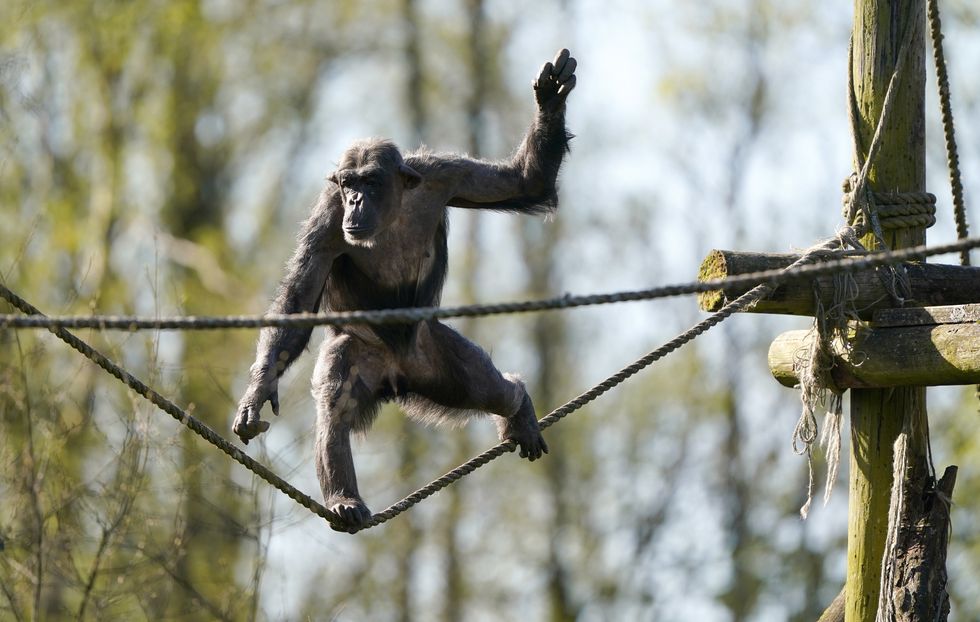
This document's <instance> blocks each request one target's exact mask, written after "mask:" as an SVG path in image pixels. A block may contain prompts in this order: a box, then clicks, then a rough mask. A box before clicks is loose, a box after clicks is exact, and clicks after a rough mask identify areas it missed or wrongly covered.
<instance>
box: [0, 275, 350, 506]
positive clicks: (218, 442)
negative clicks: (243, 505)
mask: <svg viewBox="0 0 980 622" xmlns="http://www.w3.org/2000/svg"><path fill="white" fill-rule="evenodd" d="M0 296H2V297H3V298H4V299H5V300H6V301H7V302H9V303H10V304H11V305H13V306H14V307H16V308H17V309H20V310H21V311H23V312H24V313H26V314H28V315H31V316H40V317H43V314H42V313H41V312H40V311H39V310H38V309H37V308H36V307H34V306H33V305H31V304H30V303H29V302H27V301H26V300H24V299H23V298H21V297H20V296H18V295H17V294H15V293H13V292H12V291H10V290H9V289H8V288H7V287H6V286H4V285H3V284H2V283H0ZM51 332H52V333H54V334H55V336H57V337H58V338H59V339H61V340H62V341H64V342H65V343H67V344H68V345H70V346H71V347H72V348H74V349H75V350H77V351H78V352H80V353H81V354H82V356H84V357H86V358H88V359H89V360H91V361H92V362H94V363H95V364H96V365H98V366H99V367H101V368H102V369H104V370H105V371H107V372H109V374H111V375H112V376H114V377H116V378H117V379H118V380H120V381H121V382H123V383H124V384H125V385H126V386H127V387H129V388H130V389H132V390H133V391H135V392H136V393H137V394H139V395H141V396H143V397H144V398H146V399H147V400H149V401H150V402H152V403H153V404H154V405H155V406H156V407H157V408H159V409H160V410H162V411H163V412H165V413H167V414H168V415H170V416H171V417H173V418H174V419H176V420H177V421H179V422H180V423H182V424H184V425H185V426H187V427H188V428H190V429H191V430H192V431H193V432H194V433H195V434H197V435H198V436H200V437H201V438H203V439H204V440H206V441H207V442H209V443H211V444H212V445H214V446H215V447H217V448H218V449H220V450H221V451H223V452H224V453H225V454H227V455H228V456H230V457H231V458H232V459H233V460H235V462H238V463H239V464H241V465H242V466H244V467H245V468H246V469H248V470H249V471H251V472H253V473H255V474H256V475H258V476H259V477H261V478H262V479H264V480H265V481H267V482H269V483H270V484H272V485H273V486H275V487H276V488H277V489H278V490H279V491H280V492H282V493H283V494H285V495H286V496H287V497H289V498H290V499H292V500H293V501H295V502H296V503H299V504H300V505H302V506H303V507H304V508H306V509H307V510H309V511H311V512H313V513H314V514H316V515H317V516H319V517H320V518H323V519H324V520H326V521H327V522H329V523H330V524H331V525H333V524H334V521H336V519H335V518H334V516H333V515H332V514H330V512H328V511H327V508H325V507H323V505H321V504H320V503H317V502H316V501H315V500H314V499H313V498H312V497H310V496H309V495H306V494H304V493H303V492H301V491H300V490H298V489H296V488H295V487H293V486H292V485H291V484H289V483H288V482H286V481H285V480H284V479H282V478H280V477H279V476H278V475H276V474H275V473H273V472H272V471H271V470H269V468H268V467H266V466H265V465H263V464H262V463H260V462H258V461H256V460H255V459H253V458H251V457H250V456H248V454H246V453H245V452H243V451H242V450H241V449H239V448H237V447H235V446H234V445H232V444H231V443H229V442H228V441H226V440H225V439H224V438H222V437H221V436H220V435H219V434H218V433H217V432H215V431H214V430H213V429H212V428H211V427H210V426H208V425H207V424H206V423H204V422H202V421H201V420H200V419H196V418H195V417H193V416H192V415H190V414H188V413H187V412H186V411H184V410H182V409H181V408H180V407H179V406H177V405H176V404H174V403H173V402H171V401H170V400H168V399H167V398H165V397H163V396H162V395H160V394H159V393H157V392H156V391H154V390H153V389H151V388H150V387H149V386H147V385H146V384H144V383H143V382H142V381H140V380H139V379H138V378H136V377H135V376H133V375H132V374H130V373H129V372H128V371H126V370H125V369H123V368H122V367H120V366H119V365H117V364H116V363H114V362H112V361H111V360H110V359H109V358H108V357H107V356H105V355H104V354H102V353H101V352H99V351H98V350H96V349H95V348H93V347H92V346H90V345H89V344H87V343H85V342H84V341H82V340H81V339H79V338H78V337H76V336H75V335H73V334H72V333H70V332H68V331H67V330H65V329H64V328H59V327H51Z"/></svg>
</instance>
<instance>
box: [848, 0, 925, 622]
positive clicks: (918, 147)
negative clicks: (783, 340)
mask: <svg viewBox="0 0 980 622" xmlns="http://www.w3.org/2000/svg"><path fill="white" fill-rule="evenodd" d="M854 9H855V10H854V30H853V52H854V53H853V59H852V67H851V69H852V71H853V76H854V93H855V99H856V110H855V113H856V117H857V126H858V127H857V133H858V136H857V139H858V143H857V144H858V145H860V146H861V149H863V150H865V153H864V156H866V155H867V153H866V150H867V148H868V146H869V145H870V144H871V138H872V136H873V135H874V131H875V126H876V125H877V122H878V117H879V116H880V114H881V110H882V107H883V105H884V99H885V92H886V90H887V88H888V82H889V79H890V78H891V75H892V72H893V70H894V67H895V64H896V63H897V62H898V57H899V52H900V50H901V48H902V43H903V41H904V39H905V38H906V37H907V36H909V33H910V32H911V33H912V36H913V37H914V39H913V41H912V42H911V43H910V46H911V47H910V48H909V50H908V57H907V58H906V61H905V66H904V71H903V75H902V76H901V79H900V80H899V82H898V83H897V84H896V88H897V92H896V93H895V105H894V109H893V111H892V115H891V118H890V121H889V122H888V124H887V125H886V126H885V127H884V128H883V136H882V139H883V141H882V144H881V149H880V151H879V153H878V156H877V158H876V160H875V162H874V163H873V164H874V165H873V167H872V168H871V171H870V176H869V181H870V185H871V188H872V189H873V190H875V191H878V192H921V191H924V189H925V188H924V187H925V118H924V99H925V64H924V47H925V46H924V41H925V38H924V36H923V33H924V31H925V11H924V2H923V0H855V5H854ZM910 25H912V26H913V27H912V28H910ZM885 241H886V243H888V244H889V245H890V246H891V247H892V248H902V247H906V246H911V245H915V244H923V243H925V230H924V229H898V230H895V231H889V232H888V233H887V234H886V240H885ZM864 242H865V243H866V245H867V246H868V247H869V248H870V247H871V246H872V245H873V244H874V240H873V239H870V238H868V239H865V240H864ZM906 417H910V418H914V421H912V425H913V427H915V428H916V429H919V430H927V429H928V427H927V424H926V422H925V417H926V411H925V389H924V388H918V387H899V388H896V389H892V390H881V389H857V390H854V391H853V392H852V393H851V460H850V496H849V519H848V542H847V557H848V567H847V586H846V603H845V620H846V621H847V622H874V620H875V616H876V613H877V610H878V592H879V587H880V580H881V560H882V554H883V552H884V542H885V535H886V531H887V528H888V505H889V500H890V493H891V487H892V459H893V444H894V442H895V439H896V438H897V437H898V435H899V433H900V432H901V430H902V425H903V422H904V420H905V418H906ZM909 453H910V458H911V461H912V463H913V464H916V463H919V462H921V461H924V458H925V456H924V447H923V446H922V443H914V444H913V446H910V447H909Z"/></svg>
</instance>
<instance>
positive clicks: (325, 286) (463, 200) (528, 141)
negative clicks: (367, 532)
mask: <svg viewBox="0 0 980 622" xmlns="http://www.w3.org/2000/svg"><path fill="white" fill-rule="evenodd" d="M575 66H576V62H575V59H574V58H572V57H571V56H570V55H569V53H568V50H561V51H560V52H559V53H558V55H557V56H556V57H555V60H554V61H553V62H549V63H545V64H544V66H543V67H542V68H541V72H540V74H539V75H538V77H537V79H536V80H535V81H534V84H533V88H534V96H535V100H536V101H537V113H536V115H535V117H534V121H533V122H532V123H531V127H530V129H529V130H528V131H527V134H526V135H525V137H524V141H523V143H522V144H521V146H520V147H519V148H518V150H517V152H516V153H515V154H514V156H513V157H512V158H511V159H510V160H509V161H505V162H489V161H483V160H475V159H471V158H468V157H466V156H462V155H455V154H438V155H436V154H433V153H430V152H428V151H425V150H420V151H417V152H414V153H410V154H407V156H406V157H405V158H404V159H403V158H402V156H401V154H400V153H399V151H398V148H397V147H396V146H395V145H394V144H392V143H391V142H389V141H387V140H379V139H369V140H361V141H358V142H355V143H354V144H353V145H351V146H350V148H349V149H347V151H346V152H344V154H343V156H342V157H341V160H340V165H339V166H338V167H337V170H336V171H335V172H334V173H333V174H331V175H330V176H329V177H328V182H329V183H327V185H326V187H325V188H324V189H323V191H322V192H321V193H320V195H319V197H318V199H317V201H316V203H315V204H314V205H313V209H312V214H311V215H310V217H309V218H308V219H307V220H306V222H305V223H304V224H303V226H302V229H301V231H300V233H299V237H298V243H297V248H296V250H295V252H294V254H293V256H292V258H291V259H290V260H289V262H288V264H287V265H286V275H285V277H284V278H283V280H282V282H281V284H280V286H279V290H278V293H277V295H276V298H275V300H274V302H273V303H272V306H271V307H270V309H269V313H299V312H304V311H309V312H316V311H318V310H319V309H321V308H324V309H329V310H331V311H349V310H355V309H389V308H400V307H427V306H435V305H438V304H439V298H440V294H441V292H442V286H443V282H444V281H445V278H446V267H447V261H448V253H447V248H446V234H447V225H448V221H447V216H448V210H447V209H446V207H447V206H453V207H465V208H476V209H490V210H496V211H502V212H519V213H523V214H546V213H549V212H552V211H554V210H555V209H556V208H557V190H556V179H557V176H558V169H559V168H560V166H561V163H562V158H563V157H564V155H565V153H566V152H567V151H568V142H569V139H570V138H571V135H570V134H568V133H567V132H566V130H565V100H566V98H567V97H568V94H569V93H570V92H571V91H572V89H573V88H574V87H575ZM311 333H312V329H310V328H275V327H273V328H265V329H263V330H262V331H261V333H260V335H259V340H258V347H257V354H256V359H255V363H254V364H253V365H252V366H251V370H250V382H249V385H248V388H247V389H246V391H245V395H244V396H243V397H242V400H241V402H240V404H239V406H238V412H237V416H236V418H235V423H234V431H235V434H237V435H238V437H239V438H240V439H241V440H242V441H243V442H244V443H246V444H247V443H248V441H249V440H250V439H252V438H254V437H256V436H258V435H259V434H260V433H262V432H265V431H266V430H267V429H268V428H269V423H268V422H267V421H263V420H262V419H261V418H260V416H259V413H260V411H261V409H262V406H263V405H264V404H265V402H266V401H269V402H271V404H272V411H273V412H274V413H275V414H276V415H278V414H279V396H278V382H279V377H280V376H282V374H283V372H284V371H285V370H286V368H287V367H289V365H290V364H291V363H292V362H293V361H295V360H296V358H297V357H299V355H300V354H301V353H302V351H303V349H304V348H305V347H306V344H307V342H308V341H309V339H310V335H311ZM313 396H314V398H315V401H316V409H317V421H316V440H315V451H316V471H317V476H318V477H319V480H320V487H321V489H322V491H323V496H324V499H325V504H326V507H327V508H328V509H329V510H330V511H331V512H332V513H334V514H335V515H336V517H337V519H338V523H339V524H340V525H341V526H343V527H346V528H348V529H353V528H356V527H358V526H360V525H362V524H363V523H364V522H366V521H367V520H368V519H369V518H370V517H371V513H370V512H369V511H368V508H367V506H366V505H365V504H364V501H363V500H362V499H361V496H360V494H359V493H358V490H357V478H356V476H355V474H354V461H353V458H352V456H351V448H350V434H351V433H352V432H359V431H365V430H367V429H368V428H369V427H370V426H371V423H372V422H373V421H374V418H375V416H376V415H377V412H378V407H379V404H381V403H383V402H385V401H390V400H394V401H396V402H398V403H399V404H401V405H402V406H403V407H404V408H405V410H406V411H407V412H408V413H409V415H410V416H412V417H413V418H416V419H420V420H422V421H445V420H447V419H448V420H450V421H460V420H461V419H462V418H465V417H468V416H470V415H473V414H477V413H482V412H489V413H492V414H493V415H494V420H495V422H496V425H497V430H498V433H499V436H500V438H501V440H506V439H512V440H514V441H515V442H516V443H517V445H518V446H519V447H520V454H521V457H524V458H527V459H529V460H535V459H537V458H540V457H541V455H542V453H547V451H548V446H547V445H546V444H545V441H544V439H543V438H542V437H541V432H540V430H539V429H538V423H537V419H536V418H535V415H534V406H533V405H532V404H531V399H530V397H528V394H527V391H526V390H525V388H524V383H523V382H521V380H520V379H519V378H518V377H517V376H513V375H510V374H501V373H500V372H499V371H498V370H497V369H496V367H494V365H493V363H492V362H491V361H490V357H489V356H488V355H487V353H486V352H484V351H483V350H482V349H481V348H480V347H479V346H477V345H475V344H473V343H472V342H470V341H468V340H467V339H465V338H463V337H462V336H461V335H459V333H457V332H456V331H454V330H452V329H451V328H449V327H447V326H445V325H444V324H442V323H440V322H438V321H435V320H428V321H422V322H417V323H415V324H398V325H380V326H367V325H351V326H344V327H340V328H334V327H328V328H327V337H326V339H325V340H324V342H323V344H322V346H321V347H320V354H319V357H318V359H317V362H316V368H315V371H314V373H313Z"/></svg>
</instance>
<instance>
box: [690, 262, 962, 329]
mask: <svg viewBox="0 0 980 622" xmlns="http://www.w3.org/2000/svg"><path fill="white" fill-rule="evenodd" d="M799 257H800V256H799V255H794V254H785V253H779V254H777V253H747V252H738V251H727V250H713V251H711V252H710V253H708V256H707V257H705V258H704V261H702V262H701V268H700V270H699V271H698V280H701V281H706V280H709V279H716V278H724V277H727V276H732V275H736V274H746V273H749V272H759V271H762V270H778V269H780V268H785V267H786V266H788V265H790V264H791V263H793V262H794V261H796V260H797V259H799ZM902 269H903V270H904V271H905V274H906V275H907V276H908V279H909V285H910V287H911V290H912V291H911V297H910V298H909V299H907V300H906V301H905V306H909V305H911V306H916V307H920V306H922V307H925V306H940V305H962V304H970V303H980V268H977V267H969V266H967V267H964V266H949V265H943V264H924V263H907V264H903V265H902ZM852 278H853V279H854V280H853V285H854V286H855V291H856V292H857V297H856V298H855V299H854V300H853V301H852V306H853V307H854V309H855V311H856V312H857V314H858V317H860V318H861V319H865V320H870V319H872V317H874V313H876V312H877V310H878V309H882V308H890V307H895V305H896V303H895V301H894V300H893V299H892V297H891V295H890V294H889V292H888V290H887V289H886V288H885V284H886V283H887V282H889V281H890V280H891V273H890V272H888V271H887V270H883V269H881V268H878V269H877V270H874V269H872V270H866V271H862V272H857V273H854V274H853V275H852ZM751 288H752V286H751V285H746V286H739V287H733V288H731V289H729V290H727V291H725V292H722V291H711V292H705V293H702V294H699V295H698V305H699V306H700V308H701V309H702V310H703V311H718V310H719V309H721V308H722V307H723V306H724V305H725V304H727V303H728V302H730V301H732V300H734V299H735V298H738V297H739V296H741V295H742V294H744V293H745V292H747V291H748V290H749V289H751ZM835 288H836V286H835V283H834V277H833V276H821V277H817V278H815V279H811V280H806V281H795V282H793V283H786V284H784V285H781V286H779V287H777V288H776V289H775V290H774V291H773V292H772V294H770V295H769V296H767V297H766V298H765V299H763V300H760V301H759V303H758V304H756V305H755V307H753V308H752V309H750V312H751V313H779V314H785V315H809V316H812V315H813V314H814V313H815V312H816V299H817V297H819V299H820V301H821V302H822V303H823V305H824V307H830V306H832V305H833V304H834V292H835Z"/></svg>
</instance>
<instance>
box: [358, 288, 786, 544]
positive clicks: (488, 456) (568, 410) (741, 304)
mask: <svg viewBox="0 0 980 622" xmlns="http://www.w3.org/2000/svg"><path fill="white" fill-rule="evenodd" d="M771 291H772V287H771V286H769V285H765V284H763V285H757V286H756V287H754V288H753V289H751V290H749V291H748V292H746V293H744V294H742V295H741V296H739V297H738V298H736V299H735V300H733V301H732V302H730V303H728V304H727V305H725V306H724V307H723V308H722V309H721V310H719V311H718V312H717V313H715V314H713V315H711V316H710V317H708V318H706V319H704V320H702V321H700V322H698V323H697V324H695V325H694V326H692V327H691V328H689V329H688V330H686V331H684V332H683V333H681V334H680V335H678V336H676V337H674V338H673V339H671V340H670V341H668V342H667V343H665V344H663V345H662V346H660V347H659V348H657V349H656V350H653V351H651V352H649V353H647V354H646V355H644V356H642V357H640V358H638V359H637V360H636V361H634V362H633V363H631V364H629V365H627V366H626V367H624V368H623V369H621V370H619V371H618V372H616V373H615V374H613V375H612V376H609V377H608V378H606V379H605V380H603V381H602V382H600V383H599V384H597V385H595V386H594V387H592V388H591V389H589V390H588V391H586V392H585V393H582V394H581V395H579V396H578V397H576V398H575V399H573V400H571V401H569V402H567V403H565V404H564V405H563V406H561V407H559V408H556V409H555V410H553V411H551V412H550V413H548V415H546V416H545V417H542V418H541V419H539V420H538V426H539V427H540V428H541V429H542V430H543V429H545V428H548V427H551V426H552V425H554V424H555V423H558V422H559V421H561V420H562V419H563V418H565V417H567V416H568V415H570V414H572V413H573V412H575V411H576V410H579V409H580V408H582V407H583V406H585V405H586V404H588V403H589V402H592V401H594V400H595V399H596V398H598V397H599V396H600V395H602V394H603V393H606V392H607V391H609V390H610V389H613V388H614V387H616V386H619V385H620V384H622V383H623V382H625V381H626V380H628V379H629V378H631V377H632V376H634V375H636V374H637V373H639V372H640V371H642V370H643V369H645V368H647V367H649V366H650V365H652V364H653V363H655V362H656V361H658V360H660V359H662V358H663V357H665V356H667V355H668V354H670V353H671V352H673V351H674V350H676V349H678V348H680V347H681V346H683V345H685V344H687V343H689V342H691V341H693V340H694V339H695V338H696V337H698V336H700V335H701V334H703V333H704V332H705V331H707V330H708V329H710V328H712V327H713V326H715V325H717V324H720V323H721V322H722V321H723V320H725V319H727V318H728V317H730V316H731V315H732V314H734V313H736V312H738V311H742V310H744V309H746V308H748V307H751V306H752V305H754V304H755V303H756V302H758V301H759V300H760V299H762V298H763V297H764V296H766V295H767V294H768V293H769V292H771ZM515 447H516V443H515V442H514V441H511V440H507V441H502V442H500V443H498V444H497V445H494V446H493V447H491V448H490V449H488V450H486V451H484V452H483V453H482V454H480V455H478V456H476V457H474V458H471V459H470V460H468V461H466V462H464V463H463V464H461V465H459V466H458V467H456V468H455V469H453V470H452V471H449V472H448V473H446V474H445V475H443V476H442V477H440V478H438V479H435V480H433V481H432V482H430V483H428V484H426V485H425V486H423V487H422V488H419V489H418V490H416V491H415V492H413V493H412V494H410V495H408V496H407V497H405V498H404V499H402V500H401V501H399V502H398V503H395V504H393V505H392V506H390V507H389V508H388V509H386V510H384V511H381V512H378V513H377V514H375V515H374V516H372V517H371V520H370V521H368V522H367V523H366V524H365V525H364V526H363V527H362V528H361V529H368V528H369V527H374V526H375V525H380V524H381V523H384V522H386V521H389V520H391V519H392V518H394V517H396V516H398V515H399V514H401V513H402V512H404V511H406V510H408V509H409V508H411V507H412V506H414V505H416V504H418V503H419V502H421V501H423V500H424V499H426V498H428V497H430V496H432V495H433V494H435V493H437V492H439V491H440V490H442V489H443V488H445V487H447V486H449V485H450V484H452V483H453V482H456V481H459V480H460V479H462V478H463V477H464V476H466V475H469V474H470V473H472V472H473V471H475V470H477V469H478V468H480V467H482V466H483V465H485V464H487V463H489V462H490V461H492V460H494V459H496V458H499V457H500V456H502V455H503V454H505V453H508V452H512V451H514V449H515ZM358 531H359V530H358Z"/></svg>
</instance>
